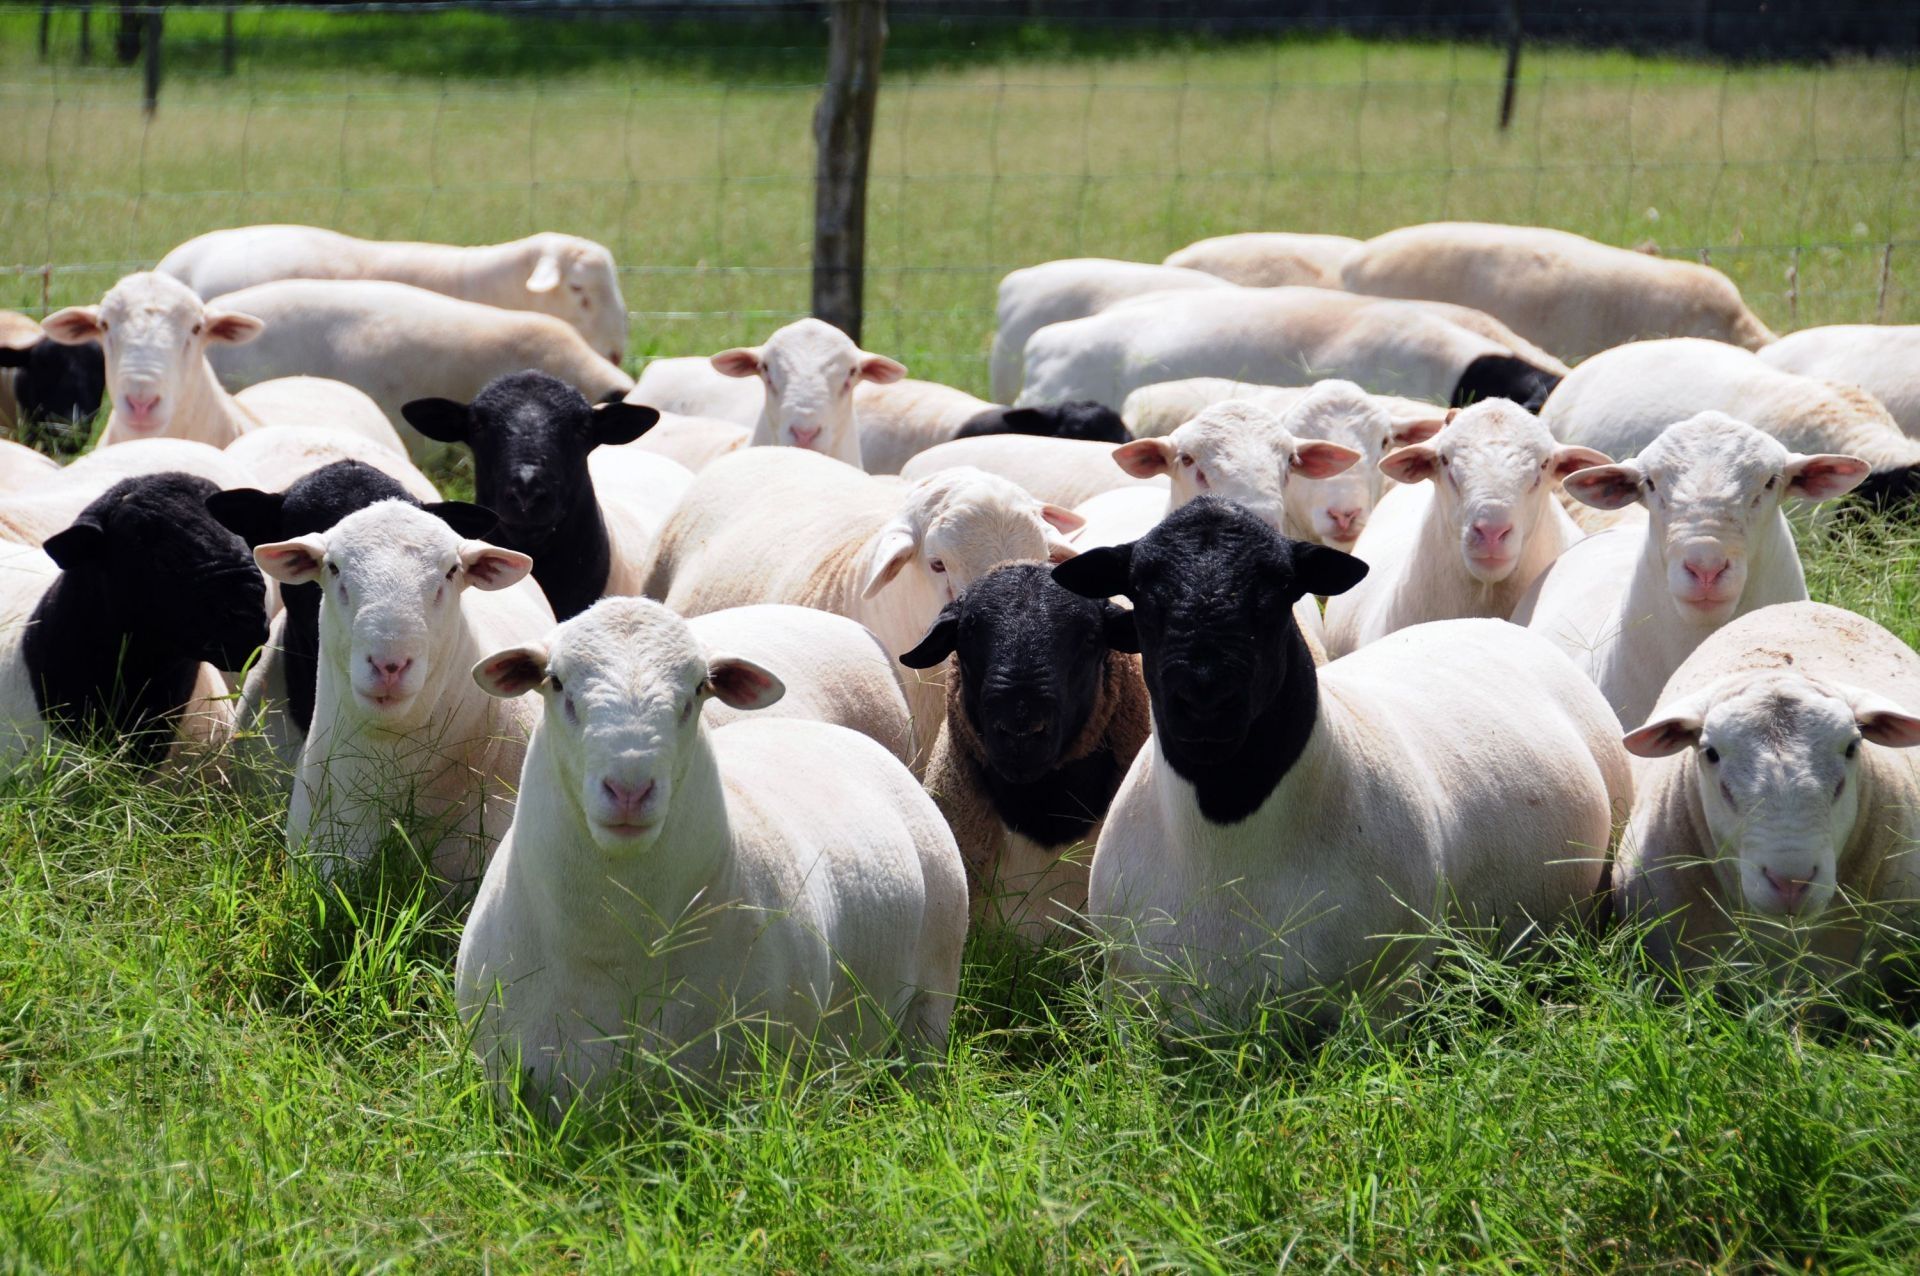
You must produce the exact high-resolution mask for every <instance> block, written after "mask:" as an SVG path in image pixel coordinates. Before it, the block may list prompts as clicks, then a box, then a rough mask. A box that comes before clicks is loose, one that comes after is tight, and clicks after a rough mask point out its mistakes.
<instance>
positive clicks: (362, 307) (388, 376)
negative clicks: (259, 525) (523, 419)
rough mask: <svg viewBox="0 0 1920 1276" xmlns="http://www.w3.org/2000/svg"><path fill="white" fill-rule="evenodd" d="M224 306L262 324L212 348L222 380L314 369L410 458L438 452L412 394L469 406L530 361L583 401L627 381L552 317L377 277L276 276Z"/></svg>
mask: <svg viewBox="0 0 1920 1276" xmlns="http://www.w3.org/2000/svg"><path fill="white" fill-rule="evenodd" d="M220 304H221V305H222V306H227V307H232V308H233V309H235V310H243V311H244V312H245V313H246V314H248V315H252V316H257V317H258V318H259V319H261V320H263V321H264V322H265V325H266V328H265V331H264V332H263V333H261V334H259V335H258V336H257V337H256V338H255V339H253V340H251V341H249V342H248V343H247V344H246V345H244V346H241V345H223V346H218V347H216V348H214V349H213V350H212V351H211V353H210V356H209V357H210V358H211V360H212V363H213V368H214V371H215V372H217V373H219V375H220V379H221V381H222V382H224V383H226V384H229V385H234V386H250V385H254V384H256V383H258V382H261V381H266V380H269V379H271V378H274V377H285V376H297V375H305V376H320V377H331V378H332V379H334V380H336V381H344V382H346V383H347V384H348V385H351V386H355V387H357V388H358V389H360V390H362V391H364V392H366V394H368V395H369V396H370V397H371V398H372V399H373V401H374V402H375V403H377V404H379V405H380V410H381V411H382V412H383V413H385V415H386V417H387V419H388V420H389V421H390V422H391V423H392V424H393V426H394V428H396V429H397V430H399V432H400V437H401V438H402V439H404V440H405V441H406V448H407V451H408V452H409V453H410V454H412V456H413V458H414V460H415V461H421V460H423V459H425V458H427V457H429V456H432V455H437V454H438V451H439V448H438V445H432V444H429V443H428V441H427V440H426V439H424V438H422V437H421V436H420V434H419V433H418V432H416V431H415V430H414V429H413V427H411V426H409V425H407V424H406V420H405V418H404V417H402V416H401V413H400V409H401V407H402V405H404V404H405V403H407V402H408V401H409V400H412V399H418V398H427V397H433V398H448V399H458V400H460V401H461V402H462V403H465V402H468V401H470V400H472V399H473V397H474V396H475V395H477V394H479V393H480V390H481V387H483V386H485V385H486V384H487V382H489V381H491V380H493V379H494V378H495V377H497V376H501V375H503V374H505V373H508V372H519V371H522V370H524V369H527V368H533V369H537V370H539V371H541V372H546V373H549V374H550V375H552V376H556V377H558V378H560V379H561V380H562V381H565V382H566V383H567V384H569V385H571V386H573V387H574V388H576V389H577V390H579V391H580V393H582V394H584V395H586V396H587V398H588V399H590V400H599V399H602V398H605V397H606V396H607V395H608V394H610V393H613V392H615V391H618V392H619V393H620V394H625V393H626V392H627V391H629V390H631V389H632V388H633V380H632V378H630V377H629V376H627V374H626V373H624V372H622V371H621V370H620V368H619V366H618V365H617V364H613V363H609V362H608V361H607V360H606V359H605V358H603V357H602V356H601V355H600V354H598V353H596V352H595V350H594V348H593V347H592V346H590V345H589V344H587V341H586V339H585V338H583V337H582V336H581V335H580V334H579V333H578V332H575V331H574V330H573V328H572V327H570V326H569V325H567V324H566V323H564V322H562V321H561V320H559V319H555V318H553V317H552V316H551V315H542V314H535V313H533V312H531V311H526V310H501V309H499V308H498V307H495V306H483V305H480V304H479V303H477V302H472V301H460V300H458V299H456V298H453V297H448V296H444V295H442V294H440V293H437V292H430V291H428V290H427V289H425V288H415V287H413V286H411V285H409V284H396V283H390V282H387V281H385V280H377V279H367V280H339V279H284V280H281V281H279V282H278V283H270V284H257V285H255V286H254V287H252V288H243V289H241V290H240V291H239V292H235V293H229V294H227V295H226V296H224V297H222V298H221V299H220Z"/></svg>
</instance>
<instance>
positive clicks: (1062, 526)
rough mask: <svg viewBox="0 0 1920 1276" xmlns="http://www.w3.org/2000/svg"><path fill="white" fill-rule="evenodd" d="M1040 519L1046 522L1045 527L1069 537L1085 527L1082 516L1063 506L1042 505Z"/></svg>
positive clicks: (1085, 522) (1084, 520)
mask: <svg viewBox="0 0 1920 1276" xmlns="http://www.w3.org/2000/svg"><path fill="white" fill-rule="evenodd" d="M1040 517H1041V518H1043V519H1045V520H1046V522H1047V526H1049V527H1051V528H1053V529H1054V530H1056V531H1061V532H1065V533H1066V534H1067V535H1069V536H1071V535H1073V534H1074V533H1075V532H1077V531H1079V530H1080V529H1081V528H1083V527H1085V526H1086V525H1087V520H1086V517H1085V516H1084V515H1081V514H1076V513H1074V512H1073V511H1072V510H1070V509H1068V508H1067V507H1066V506H1064V505H1042V506H1041V507H1040Z"/></svg>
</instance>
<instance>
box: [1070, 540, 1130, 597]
mask: <svg viewBox="0 0 1920 1276" xmlns="http://www.w3.org/2000/svg"><path fill="white" fill-rule="evenodd" d="M1132 566H1133V543H1132V542H1131V541H1129V542H1128V543H1127V544H1125V545H1102V546H1100V547H1098V548H1097V549H1090V550H1088V551H1086V552H1085V553H1083V554H1075V555H1074V556H1073V557H1072V558H1069V559H1068V560H1067V561H1066V562H1064V563H1061V564H1059V565H1058V566H1057V567H1055V568H1054V569H1053V578H1054V580H1055V581H1057V582H1059V584H1060V587H1061V588H1063V589H1068V590H1071V591H1073V592H1074V593H1076V594H1079V595H1080V596H1081V597H1082V598H1111V597H1113V596H1114V595H1115V594H1124V593H1126V592H1127V583H1128V582H1127V575H1128V572H1129V571H1130V569H1131V568H1132Z"/></svg>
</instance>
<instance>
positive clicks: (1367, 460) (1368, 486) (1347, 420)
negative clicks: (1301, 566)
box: [1281, 381, 1445, 549]
mask: <svg viewBox="0 0 1920 1276" xmlns="http://www.w3.org/2000/svg"><path fill="white" fill-rule="evenodd" d="M1438 412H1439V410H1438V409H1435V413H1436V415H1434V416H1433V417H1431V418H1429V419H1423V420H1412V421H1395V420H1394V419H1393V416H1392V414H1390V413H1389V412H1388V411H1387V410H1386V408H1385V407H1384V406H1383V405H1381V404H1379V403H1377V402H1375V401H1374V399H1373V398H1372V397H1371V396H1369V395H1368V394H1367V392H1366V391H1364V390H1362V389H1361V388H1360V387H1359V386H1357V385H1355V384H1354V383H1353V382H1351V381H1322V382H1320V383H1319V384H1318V385H1316V386H1314V387H1313V389H1312V390H1311V391H1309V392H1308V393H1307V394H1306V395H1305V396H1304V397H1302V398H1301V399H1300V400H1299V401H1298V402H1296V403H1295V404H1294V405H1293V406H1292V407H1290V408H1288V409H1287V413H1286V415H1285V416H1284V417H1282V418H1281V425H1282V426H1283V427H1284V428H1285V429H1286V430H1287V432H1288V433H1290V434H1293V435H1295V436H1297V437H1300V438H1311V439H1325V440H1326V441H1327V442H1328V443H1334V444H1338V445H1339V446H1341V447H1344V448H1348V449H1350V450H1351V451H1353V452H1356V453H1358V454H1359V456H1360V460H1359V462H1358V463H1357V464H1355V465H1353V466H1352V467H1351V468H1343V469H1341V470H1339V471H1337V472H1335V473H1332V474H1328V475H1326V476H1324V477H1323V478H1322V479H1321V481H1320V482H1318V483H1294V484H1291V485H1289V486H1288V488H1287V522H1288V525H1289V526H1290V527H1291V528H1292V529H1294V532H1295V533H1296V534H1298V535H1301V536H1302V537H1304V538H1305V539H1308V540H1314V541H1318V542H1319V543H1320V544H1322V545H1331V546H1333V547H1334V548H1335V549H1348V548H1351V546H1352V545H1353V543H1354V542H1355V541H1357V540H1359V539H1360V533H1361V532H1363V531H1365V530H1366V526H1367V520H1368V519H1369V518H1371V517H1372V515H1373V507H1374V506H1375V505H1377V504H1379V502H1380V492H1381V489H1382V488H1383V487H1384V486H1385V481H1384V480H1385V476H1384V475H1382V474H1381V473H1380V460H1381V458H1382V457H1384V456H1386V454H1387V453H1389V452H1391V451H1393V450H1394V449H1395V448H1402V447H1406V446H1408V445H1410V444H1414V443H1424V442H1426V441H1427V440H1428V439H1430V438H1432V437H1433V436H1434V435H1435V434H1438V433H1439V432H1440V427H1441V426H1442V425H1443V424H1445V422H1444V420H1443V419H1442V418H1441V417H1440V416H1439V415H1438Z"/></svg>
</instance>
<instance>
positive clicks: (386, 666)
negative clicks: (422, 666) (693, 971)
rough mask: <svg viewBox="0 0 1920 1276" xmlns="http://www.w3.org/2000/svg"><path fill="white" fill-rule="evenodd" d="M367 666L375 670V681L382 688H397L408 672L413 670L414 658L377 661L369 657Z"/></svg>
mask: <svg viewBox="0 0 1920 1276" xmlns="http://www.w3.org/2000/svg"><path fill="white" fill-rule="evenodd" d="M367 664H368V665H369V666H371V667H372V669H373V677H374V681H375V682H377V683H378V684H379V685H380V686H381V687H397V686H399V685H400V679H401V677H402V676H403V675H405V673H406V672H407V670H409V669H411V668H413V657H411V656H409V657H407V659H405V660H375V659H374V658H373V657H372V656H368V657H367Z"/></svg>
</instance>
